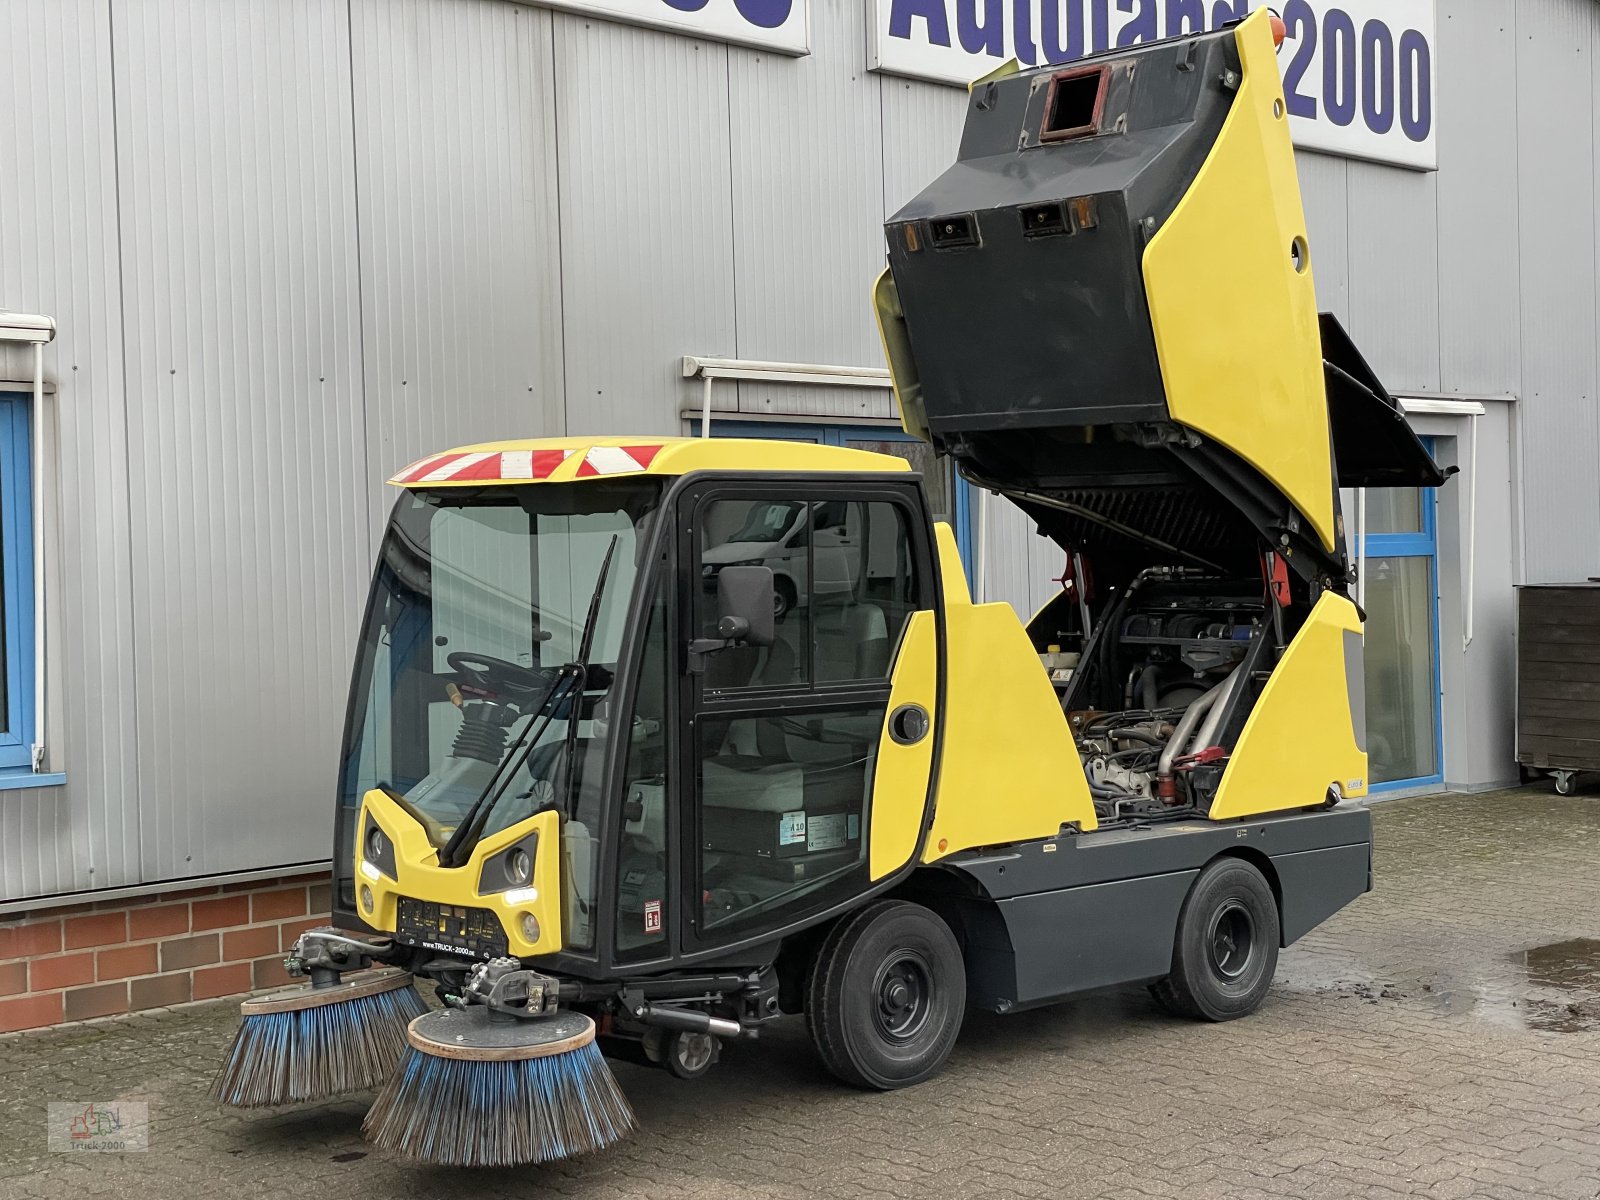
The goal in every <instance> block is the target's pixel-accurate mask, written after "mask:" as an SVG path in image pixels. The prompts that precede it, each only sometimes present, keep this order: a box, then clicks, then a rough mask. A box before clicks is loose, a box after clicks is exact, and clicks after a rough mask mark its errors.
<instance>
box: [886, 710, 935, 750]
mask: <svg viewBox="0 0 1600 1200" xmlns="http://www.w3.org/2000/svg"><path fill="white" fill-rule="evenodd" d="M932 727H933V722H932V721H931V720H929V719H928V710H927V709H925V708H923V707H922V705H920V704H902V705H901V706H900V707H899V708H897V709H895V710H894V711H893V712H892V713H890V714H889V737H890V739H891V740H892V741H893V742H894V743H895V745H897V746H915V745H916V744H917V743H918V742H920V741H921V740H922V739H923V738H925V737H927V736H928V730H929V729H931V728H932Z"/></svg>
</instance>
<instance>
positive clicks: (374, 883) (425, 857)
mask: <svg viewBox="0 0 1600 1200" xmlns="http://www.w3.org/2000/svg"><path fill="white" fill-rule="evenodd" d="M361 808H362V812H363V813H370V814H371V816H372V819H373V820H374V821H376V822H377V823H378V826H379V827H380V828H381V829H382V830H383V831H384V833H386V834H388V835H389V838H390V840H391V841H393V842H394V850H395V855H394V858H395V870H396V871H397V872H399V875H400V878H399V879H388V878H386V877H383V876H381V875H380V876H379V877H378V878H374V877H373V875H374V872H373V871H371V870H365V869H363V867H364V864H363V855H362V846H361V845H360V844H359V843H360V840H361V839H360V838H357V839H356V840H357V843H358V844H357V846H356V861H355V878H356V890H357V891H358V892H359V891H360V890H361V888H363V887H370V888H371V889H372V897H373V904H372V911H371V912H368V911H367V910H366V908H365V906H363V905H360V903H359V901H358V908H359V909H360V911H361V917H362V919H363V920H364V921H366V923H367V924H368V925H371V926H372V927H373V928H374V929H380V930H383V931H385V932H388V933H392V932H394V929H395V924H396V909H397V905H398V901H399V899H400V897H401V896H406V897H409V898H411V899H413V900H426V901H430V902H432V903H435V904H451V905H459V906H461V907H463V908H486V909H488V910H490V911H491V912H493V913H494V914H495V915H496V916H498V917H499V918H500V924H501V925H502V926H504V928H505V931H506V942H507V945H508V947H509V949H510V952H511V954H512V955H514V956H515V957H517V958H533V957H535V956H536V955H540V954H554V953H556V951H558V950H560V949H561V851H560V847H561V818H560V814H558V813H555V812H541V813H535V814H534V815H533V816H531V817H529V818H528V819H527V820H525V821H519V822H518V823H517V824H515V825H513V826H511V827H510V828H508V829H502V830H501V831H500V832H499V833H495V834H491V835H489V836H488V837H485V838H484V839H483V840H482V841H480V842H479V843H478V846H477V848H476V849H475V850H473V852H472V859H471V861H470V862H468V863H467V864H466V865H465V866H462V867H456V868H446V867H441V866H439V851H438V849H437V848H436V847H435V846H434V845H433V843H432V842H430V841H429V840H428V834H427V831H426V830H424V829H423V827H422V826H421V825H420V824H419V823H418V822H417V821H416V820H415V819H414V818H412V817H411V816H410V815H409V814H408V813H407V812H406V811H405V810H404V809H403V808H401V807H400V806H399V805H398V804H396V803H395V802H394V801H393V800H391V799H390V798H389V797H388V796H386V795H385V794H384V793H383V792H380V791H371V792H368V793H367V794H366V796H364V797H363V798H362V801H361ZM356 828H357V829H358V830H359V829H363V828H365V817H364V816H358V817H357V820H356ZM530 832H532V833H537V834H538V835H539V845H538V848H537V851H536V853H535V854H534V856H533V884H532V886H531V887H529V888H522V889H518V891H516V892H509V893H507V892H501V893H497V894H491V895H487V896H484V895H479V893H478V880H479V879H480V878H482V875H483V864H484V861H485V860H486V859H489V858H493V857H494V856H495V855H496V854H498V853H499V852H500V851H501V850H504V849H506V848H507V847H508V846H514V845H515V844H516V843H518V842H520V841H521V840H522V839H523V838H525V837H527V836H528V834H529V833H530ZM528 892H532V893H533V894H532V895H531V896H530V895H527V894H526V893H528ZM519 893H520V894H519ZM523 913H532V914H533V916H534V917H535V918H536V919H537V920H538V922H539V939H538V941H536V942H530V941H528V940H527V939H526V938H524V937H523V936H522V914H523Z"/></svg>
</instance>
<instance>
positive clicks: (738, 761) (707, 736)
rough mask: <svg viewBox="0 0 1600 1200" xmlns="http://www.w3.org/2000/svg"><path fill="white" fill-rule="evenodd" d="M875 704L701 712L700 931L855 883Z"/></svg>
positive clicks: (730, 928) (780, 912)
mask: <svg viewBox="0 0 1600 1200" xmlns="http://www.w3.org/2000/svg"><path fill="white" fill-rule="evenodd" d="M883 720H884V708H883V707H882V706H881V705H879V706H874V707H859V706H858V707H850V708H841V709H839V710H838V711H834V712H807V713H804V714H797V715H793V716H784V715H782V714H780V713H773V714H770V715H761V716H748V717H738V718H732V719H721V720H717V719H713V718H710V717H701V718H700V719H699V721H698V722H697V725H698V727H699V739H700V745H699V752H700V756H701V762H700V789H699V800H700V811H699V849H700V864H699V866H700V889H699V891H700V896H701V930H702V932H703V933H704V934H705V935H706V936H708V937H712V938H722V937H725V936H730V935H731V934H732V933H734V932H737V931H744V930H747V929H751V928H753V927H756V926H765V925H770V924H776V923H778V922H780V921H782V920H785V919H787V918H788V917H790V916H792V915H793V913H794V911H795V910H797V909H799V908H805V907H810V906H812V905H815V904H819V903H825V902H826V901H827V900H828V898H829V897H830V896H833V895H836V894H844V893H846V892H848V891H850V890H851V889H853V888H855V887H857V886H858V885H859V883H860V882H861V879H862V878H863V875H864V872H865V869H866V862H867V839H866V830H867V818H868V811H869V805H870V801H871V790H872V773H873V767H874V764H875V763H876V760H877V747H878V737H879V734H880V732H881V731H882V729H883Z"/></svg>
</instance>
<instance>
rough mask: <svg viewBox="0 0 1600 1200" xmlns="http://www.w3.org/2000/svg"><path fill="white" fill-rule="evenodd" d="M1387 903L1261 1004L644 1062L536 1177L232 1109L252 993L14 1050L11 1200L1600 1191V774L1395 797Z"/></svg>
mask: <svg viewBox="0 0 1600 1200" xmlns="http://www.w3.org/2000/svg"><path fill="white" fill-rule="evenodd" d="M1373 811H1374V816H1375V820H1376V825H1377V835H1376V837H1377V851H1376V870H1377V885H1378V890H1377V891H1376V892H1374V893H1373V894H1372V895H1370V896H1367V897H1365V898H1363V899H1362V900H1360V901H1358V902H1357V903H1356V904H1355V905H1353V906H1351V907H1350V908H1349V909H1347V910H1346V911H1345V912H1343V913H1341V914H1340V915H1339V916H1337V917H1335V918H1334V919H1333V920H1332V921H1330V922H1329V923H1328V924H1327V925H1325V926H1324V927H1323V928H1322V929H1320V930H1318V931H1316V932H1315V933H1313V934H1312V935H1311V936H1310V937H1308V938H1306V939H1305V940H1304V941H1303V942H1302V943H1300V944H1299V945H1297V946H1295V947H1293V948H1291V949H1289V950H1287V951H1285V952H1284V954H1283V957H1282V959H1281V961H1280V965H1279V970H1278V978H1277V984H1276V986H1275V987H1274V990H1273V992H1272V994H1271V996H1270V997H1269V998H1268V1000H1267V1003H1266V1004H1265V1005H1264V1006H1263V1008H1262V1010H1261V1011H1260V1012H1259V1013H1258V1014H1257V1015H1256V1016H1254V1017H1252V1018H1249V1019H1247V1020H1243V1021H1236V1022H1233V1023H1231V1024H1227V1025H1200V1024H1193V1023H1189V1022H1185V1021H1180V1020H1175V1019H1173V1018H1170V1017H1167V1016H1165V1015H1163V1014H1161V1013H1160V1012H1159V1011H1158V1010H1156V1009H1155V1007H1154V1006H1153V1005H1152V1003H1151V1002H1150V1000H1149V999H1148V997H1147V996H1146V995H1145V993H1144V992H1143V990H1142V989H1134V990H1130V991H1127V992H1122V993H1118V994H1115V995H1111V996H1100V997H1093V998H1089V999H1084V1000H1081V1001H1076V1002H1073V1003H1070V1004H1066V1005H1061V1006H1057V1007H1053V1008H1049V1009H1043V1010H1037V1011H1034V1012H1028V1013H1022V1014H1018V1015H1014V1016H1009V1017H994V1016H990V1015H987V1014H976V1015H974V1016H973V1017H971V1018H969V1020H968V1022H967V1027H966V1029H965V1030H964V1032H963V1036H962V1040H961V1042H960V1044H959V1045H958V1047H957V1049H956V1052H955V1054H954V1056H953V1057H952V1059H951V1061H950V1064H949V1066H948V1067H947V1068H946V1070H945V1072H944V1074H943V1075H942V1076H940V1077H939V1078H938V1079H936V1080H934V1081H931V1082H929V1083H927V1084H924V1085H923V1086H921V1087H917V1088H912V1089H910V1090H908V1091H904V1092H898V1093H892V1094H888V1095H875V1094H865V1093H861V1092H854V1091H850V1090H848V1089H846V1088H843V1087H840V1086H838V1085H836V1084H835V1083H834V1082H833V1081H832V1079H831V1078H830V1077H829V1076H828V1075H827V1074H826V1073H825V1072H824V1071H823V1069H822V1067H821V1066H820V1065H819V1064H818V1062H817V1060H816V1058H815V1056H814V1054H813V1053H812V1052H811V1049H810V1046H809V1044H808V1043H807V1041H806V1039H805V1033H804V1029H803V1027H802V1026H801V1024H800V1023H799V1022H798V1021H786V1022H784V1023H783V1026H782V1027H781V1028H779V1029H778V1030H776V1031H775V1032H774V1034H773V1035H772V1036H770V1037H767V1038H764V1039H763V1040H762V1041H761V1042H759V1043H755V1044H751V1045H734V1046H730V1047H728V1048H727V1049H726V1050H725V1052H724V1055H723V1059H722V1062H721V1063H720V1064H719V1065H718V1066H717V1067H716V1068H715V1069H714V1070H713V1071H712V1073H711V1074H710V1075H709V1076H707V1077H706V1078H705V1079H703V1080H701V1081H699V1082H697V1083H682V1082H679V1081H677V1080H675V1079H673V1078H671V1077H670V1076H668V1075H667V1074H666V1073H665V1072H663V1071H650V1070H645V1069H642V1068H636V1067H632V1066H627V1065H621V1066H619V1067H618V1068H617V1073H618V1077H619V1078H620V1079H621V1081H622V1084H623V1086H624V1088H625V1089H626V1090H627V1092H628V1093H629V1095H630V1097H631V1098H632V1100H633V1102H634V1105H635V1107H636V1109H637V1110H638V1113H639V1116H640V1119H641V1123H642V1125H643V1131H642V1133H641V1134H640V1135H639V1136H638V1137H636V1138H635V1139H633V1140H632V1141H631V1142H629V1143H627V1144H625V1145H623V1146H621V1147H619V1148H617V1149H615V1150H613V1151H611V1152H609V1153H606V1154H603V1155H600V1156H597V1157H595V1158H593V1159H588V1160H584V1161H580V1162H572V1163H567V1164H563V1165H561V1166H559V1167H554V1168H531V1169H527V1170H523V1171H515V1172H511V1171H497V1172H478V1173H463V1172H448V1171H441V1170H428V1169H418V1168H415V1167H411V1166H408V1165H406V1164H404V1163H401V1162H398V1161H396V1160H393V1159H390V1158H388V1157H386V1156H384V1155H383V1154H381V1153H378V1152H376V1151H374V1150H372V1148H371V1147H370V1146H368V1145H367V1144H366V1143H364V1142H363V1141H362V1140H361V1136H360V1122H361V1116H362V1113H363V1112H364V1110H365V1107H366V1098H356V1099H354V1100H351V1101H348V1102H343V1103H337V1104H327V1105H321V1106H316V1107H312V1108H307V1109H300V1110H282V1111H279V1112H276V1113H271V1114H266V1115H258V1116H245V1115H241V1114H236V1113H233V1112H228V1111H225V1110H221V1109H219V1108H217V1107H216V1106H215V1105H213V1104H212V1103H211V1102H210V1101H209V1100H208V1099H207V1097H206V1089H207V1087H208V1085H209V1083H210V1077H211V1073H212V1071H213V1070H214V1068H215V1064H216V1062H217V1060H218V1058H219V1056H220V1054H221V1053H222V1050H223V1048H224V1047H225V1046H226V1044H227V1041H228V1038H229V1037H230V1036H231V1033H232V1028H233V1023H234V1016H233V1013H232V1011H231V1006H228V1005H210V1006H197V1007H192V1008H187V1009H183V1010H174V1011H171V1012H163V1013H154V1014H146V1015H143V1016H138V1017H133V1018H128V1019H123V1020H119V1021H112V1022H106V1023H101V1024H96V1025H92V1026H83V1027H79V1028H76V1029H67V1030H60V1031H54V1032H47V1033H40V1034H26V1035H15V1036H6V1037H0V1198H4V1200H10V1198H11V1197H56V1196H61V1197H88V1196H118V1197H122V1196H133V1197H144V1196H150V1197H184V1198H185V1200H188V1198H190V1197H196V1196H216V1195H224V1194H232V1195H241V1196H262V1197H277V1196H283V1197H288V1196H291V1195H292V1196H298V1197H307V1196H314V1197H329V1198H340V1197H352V1198H354V1197H388V1196H397V1195H407V1196H417V1197H456V1196H461V1197H466V1196H472V1197H484V1198H487V1197H499V1196H540V1195H546V1194H552V1195H553V1194H559V1195H570V1196H581V1197H596V1198H599V1197H605V1198H607V1200H610V1198H612V1197H618V1198H624V1197H635V1196H661V1197H669V1196H670V1197H677V1196H693V1197H735V1196H738V1197H808V1198H809V1197H813V1196H819V1195H824V1196H903V1197H908V1198H915V1200H927V1198H932V1197H945V1196H949V1197H961V1198H962V1200H971V1198H973V1197H987V1196H1038V1197H1079V1196H1084V1197H1088V1196H1108V1197H1112V1196H1115V1197H1121V1196H1142V1195H1144V1196H1183V1197H1230V1198H1231V1197H1240V1198H1248V1197H1269V1196H1270V1197H1344V1196H1394V1195H1419V1196H1434V1197H1467V1196H1485V1197H1529V1196H1538V1197H1545V1196H1551V1197H1595V1196H1600V870H1597V869H1596V868H1597V867H1600V792H1597V793H1595V794H1592V795H1587V796H1585V795H1576V796H1572V797H1557V796H1555V795H1554V794H1553V793H1552V792H1550V791H1549V790H1548V785H1546V787H1545V788H1543V789H1531V790H1523V791H1516V792H1502V793H1492V794H1487V795H1481V796H1448V797H1429V798H1425V799H1418V800H1401V801H1394V802H1390V803H1387V804H1381V805H1377V806H1375V808H1374V810H1373ZM104 1099H122V1100H131V1101H144V1102H146V1103H148V1104H149V1107H150V1115H151V1126H150V1133H149V1145H150V1148H149V1150H148V1151H147V1152H145V1153H130V1154H63V1153H53V1152H51V1151H49V1150H48V1149H47V1143H46V1131H45V1112H44V1106H45V1104H46V1103H47V1102H49V1101H88V1100H104Z"/></svg>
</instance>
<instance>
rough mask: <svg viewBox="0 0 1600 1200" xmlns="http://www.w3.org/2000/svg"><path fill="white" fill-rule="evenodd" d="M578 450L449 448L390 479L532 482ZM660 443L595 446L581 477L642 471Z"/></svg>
mask: <svg viewBox="0 0 1600 1200" xmlns="http://www.w3.org/2000/svg"><path fill="white" fill-rule="evenodd" d="M576 453H578V452H577V451H576V450H482V451H473V452H471V453H464V452H462V451H459V450H457V451H447V452H446V453H444V454H434V455H430V456H429V457H427V458H424V459H421V460H419V461H417V462H414V463H412V464H411V465H410V466H409V467H407V468H406V469H405V470H403V471H401V472H400V473H399V474H398V475H396V476H395V477H394V478H393V479H392V480H391V481H390V482H391V483H469V482H473V481H477V480H506V481H509V482H520V481H523V480H527V481H529V482H534V481H538V480H541V479H548V478H550V473H551V472H552V471H554V470H555V469H556V468H557V467H559V466H560V465H561V464H562V463H564V462H566V461H567V459H569V458H571V457H572V456H573V455H574V454H576ZM660 453H661V447H660V446H659V445H656V446H592V447H590V449H589V450H588V452H587V453H585V454H584V456H583V461H582V462H581V463H579V464H578V472H577V474H578V478H580V479H582V478H585V477H587V476H592V475H620V474H623V473H624V472H627V471H643V470H645V469H646V468H648V467H649V466H650V464H651V463H652V462H653V461H655V457H656V455H657V454H660Z"/></svg>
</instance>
